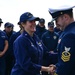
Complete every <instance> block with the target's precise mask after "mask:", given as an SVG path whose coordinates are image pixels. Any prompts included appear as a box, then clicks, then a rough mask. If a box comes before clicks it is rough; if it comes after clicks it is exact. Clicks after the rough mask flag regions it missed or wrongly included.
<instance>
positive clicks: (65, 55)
mask: <svg viewBox="0 0 75 75" xmlns="http://www.w3.org/2000/svg"><path fill="white" fill-rule="evenodd" d="M73 8H74V6H61V7H59V8H54V9H53V8H50V9H49V13H50V14H51V15H52V17H53V18H54V20H55V22H56V23H57V24H58V25H60V28H61V29H62V30H63V32H62V34H61V36H60V38H59V41H58V48H57V49H58V63H57V64H56V67H57V69H56V72H55V73H54V75H75V58H74V57H75V21H74V18H73Z"/></svg>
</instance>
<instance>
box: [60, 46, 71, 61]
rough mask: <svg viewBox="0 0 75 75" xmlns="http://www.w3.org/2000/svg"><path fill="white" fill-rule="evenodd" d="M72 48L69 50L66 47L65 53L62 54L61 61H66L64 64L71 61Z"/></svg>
mask: <svg viewBox="0 0 75 75" xmlns="http://www.w3.org/2000/svg"><path fill="white" fill-rule="evenodd" d="M70 49H71V48H70V47H69V48H67V47H65V51H63V52H62V56H61V59H62V60H63V61H64V62H67V61H69V60H70V56H71V54H70V52H69V51H70Z"/></svg>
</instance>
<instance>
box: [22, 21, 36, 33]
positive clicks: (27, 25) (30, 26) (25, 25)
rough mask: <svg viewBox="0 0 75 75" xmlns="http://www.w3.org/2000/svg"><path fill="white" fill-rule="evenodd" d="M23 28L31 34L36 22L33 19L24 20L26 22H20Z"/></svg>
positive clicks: (34, 29)
mask: <svg viewBox="0 0 75 75" xmlns="http://www.w3.org/2000/svg"><path fill="white" fill-rule="evenodd" d="M22 26H23V28H24V30H25V31H26V32H28V33H29V34H33V33H34V32H35V31H36V23H35V20H32V21H26V23H23V24H22Z"/></svg>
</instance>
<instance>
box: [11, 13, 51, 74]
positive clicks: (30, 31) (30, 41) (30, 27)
mask: <svg viewBox="0 0 75 75" xmlns="http://www.w3.org/2000/svg"><path fill="white" fill-rule="evenodd" d="M38 20H39V18H38V17H34V16H33V15H32V14H31V13H30V12H26V13H23V14H22V15H21V16H20V21H19V22H20V24H21V25H22V27H23V28H24V31H23V33H22V34H21V35H20V36H19V37H18V38H17V39H16V40H15V42H14V55H15V59H16V62H15V65H14V67H13V69H12V71H11V75H40V71H46V72H50V70H51V69H52V67H45V66H42V61H43V57H44V56H47V55H48V54H47V55H46V52H45V50H46V48H45V46H44V45H43V44H42V42H41V41H40V40H39V38H38V37H37V36H36V34H34V32H35V30H36V29H35V28H36V23H35V21H38Z"/></svg>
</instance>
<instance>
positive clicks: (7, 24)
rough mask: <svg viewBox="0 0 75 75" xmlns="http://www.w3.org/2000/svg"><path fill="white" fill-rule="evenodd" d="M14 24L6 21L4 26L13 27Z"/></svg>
mask: <svg viewBox="0 0 75 75" xmlns="http://www.w3.org/2000/svg"><path fill="white" fill-rule="evenodd" d="M12 26H13V25H12V24H11V23H9V22H6V23H5V25H4V27H12Z"/></svg>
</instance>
